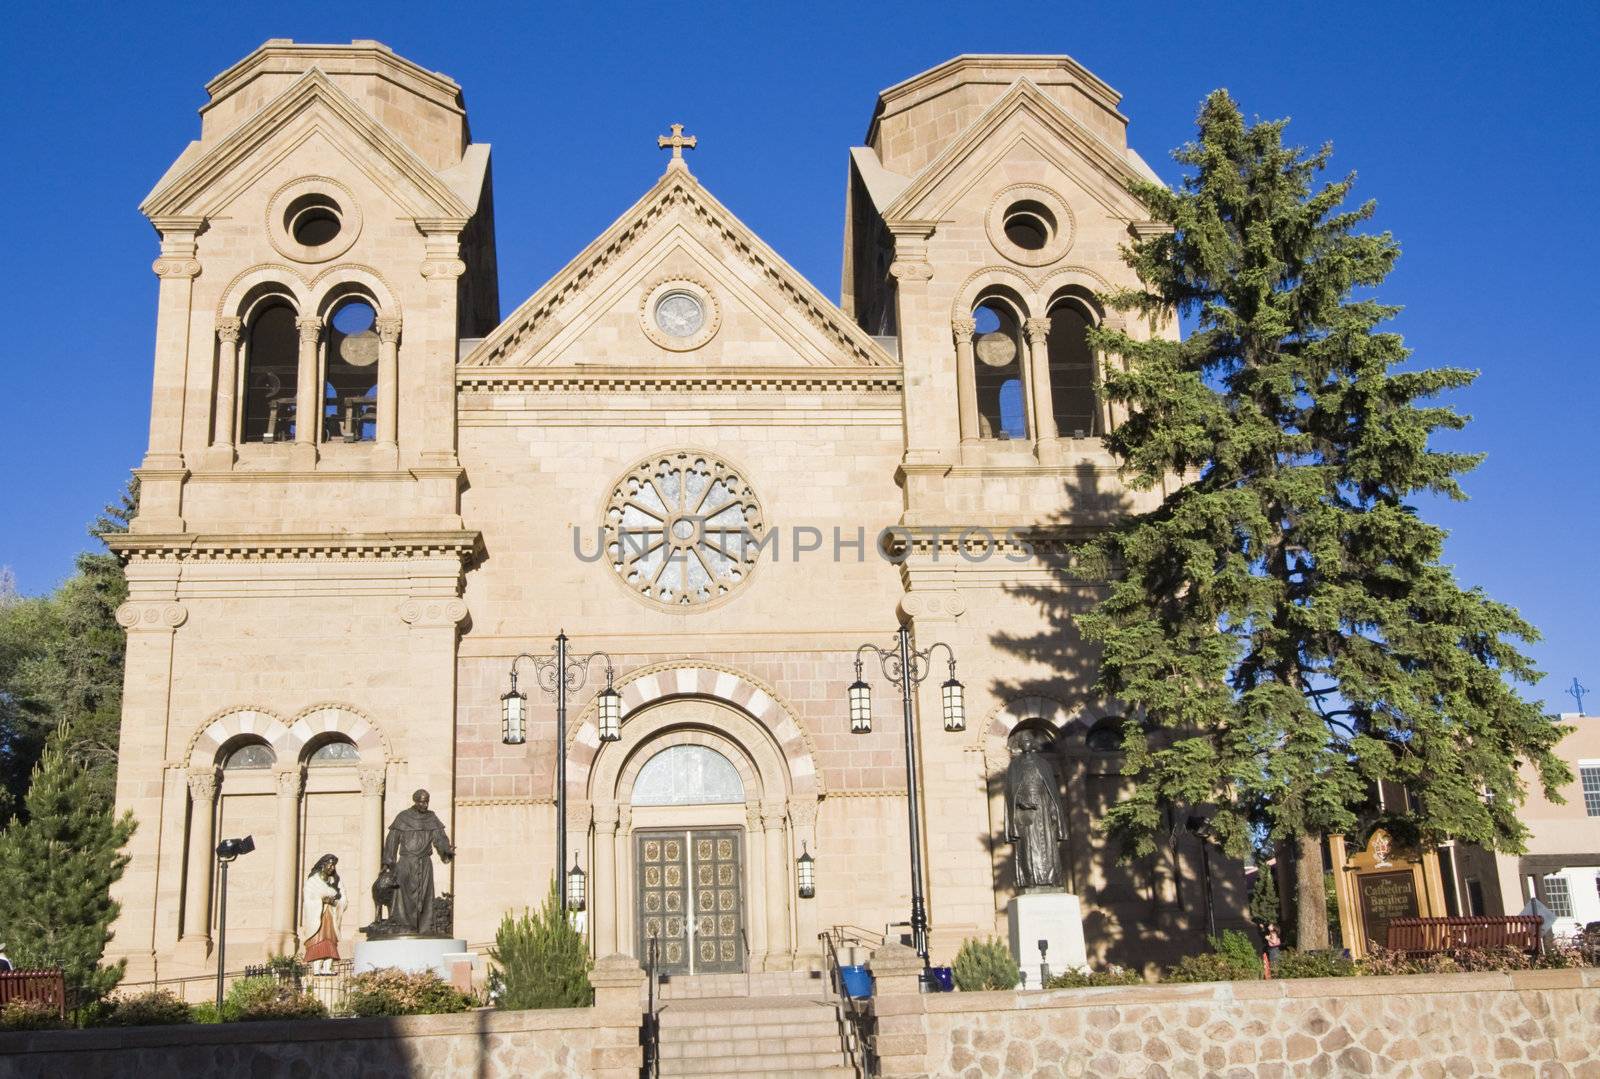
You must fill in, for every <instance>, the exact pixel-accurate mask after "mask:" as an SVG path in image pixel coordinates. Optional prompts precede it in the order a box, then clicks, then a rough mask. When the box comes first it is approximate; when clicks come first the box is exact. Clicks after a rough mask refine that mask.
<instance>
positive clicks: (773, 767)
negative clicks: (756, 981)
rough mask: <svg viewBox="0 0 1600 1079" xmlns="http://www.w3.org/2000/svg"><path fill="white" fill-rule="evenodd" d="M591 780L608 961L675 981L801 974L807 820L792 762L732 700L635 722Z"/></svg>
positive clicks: (678, 701) (694, 701) (595, 899)
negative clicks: (657, 970)
mask: <svg viewBox="0 0 1600 1079" xmlns="http://www.w3.org/2000/svg"><path fill="white" fill-rule="evenodd" d="M622 731H623V737H622V740H621V741H620V742H617V743H613V744H605V745H602V746H601V747H600V749H599V751H598V752H597V754H596V756H595V758H594V762H593V765H592V767H591V768H590V770H589V775H588V784H587V786H588V790H587V791H586V792H585V793H586V794H587V795H588V799H589V802H590V806H591V808H592V812H593V817H592V819H593V821H594V832H593V844H594V846H593V851H592V861H591V865H592V866H593V887H592V889H591V896H590V913H591V915H592V923H591V930H592V941H593V947H594V950H595V952H596V954H599V955H607V954H610V953H612V952H623V953H625V954H631V955H635V956H639V957H643V956H644V954H645V949H646V948H647V947H648V941H649V939H650V937H652V936H654V937H656V938H657V940H658V946H659V949H660V951H659V958H660V961H661V964H662V968H663V969H664V970H665V971H666V972H668V973H727V972H739V971H744V970H747V969H748V970H761V969H789V968H791V967H792V965H793V962H794V954H795V950H796V949H795V941H796V939H797V936H796V934H797V931H798V927H797V925H796V923H795V918H796V913H797V912H796V909H795V902H794V895H793V893H794V882H793V879H792V878H793V866H794V858H795V857H796V855H798V853H799V851H798V847H799V838H797V819H799V818H800V817H802V816H803V818H804V822H805V823H807V824H809V823H811V822H813V821H814V820H815V810H814V806H815V802H816V795H815V793H814V790H813V789H810V788H808V789H806V790H805V791H803V792H802V794H800V795H799V796H798V797H800V798H801V799H806V798H809V800H810V802H811V810H812V811H811V813H809V814H802V813H801V812H800V810H802V809H803V808H804V807H800V806H797V805H796V804H795V798H796V797H797V796H796V795H795V793H794V791H793V785H792V783H791V779H792V775H791V771H792V762H790V761H789V760H787V759H786V757H785V754H784V752H783V750H782V748H781V747H780V745H779V743H778V742H777V740H776V739H775V738H774V737H773V735H772V733H771V732H770V731H769V730H768V729H767V727H766V726H765V725H764V724H763V723H760V722H758V721H757V720H755V719H754V718H753V717H752V716H751V715H749V714H748V713H747V712H746V711H745V710H744V709H742V708H740V707H738V706H736V705H734V704H732V703H730V702H727V701H723V700H719V699H714V698H704V697H677V698H667V699H660V700H655V701H651V702H649V703H647V704H644V705H643V706H642V707H639V708H638V709H636V710H635V711H633V712H632V713H630V714H629V716H628V717H627V719H626V720H625V722H624V723H623V725H622Z"/></svg>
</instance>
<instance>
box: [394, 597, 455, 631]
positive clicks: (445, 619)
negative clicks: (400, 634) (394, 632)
mask: <svg viewBox="0 0 1600 1079" xmlns="http://www.w3.org/2000/svg"><path fill="white" fill-rule="evenodd" d="M466 617H467V604H466V601H465V600H462V599H459V598H449V597H444V596H413V597H411V598H410V599H408V600H406V601H405V602H404V603H402V604H400V618H401V620H402V621H404V622H408V623H410V624H411V625H413V626H418V627H421V628H427V627H432V628H442V627H445V626H454V625H457V624H459V623H460V622H461V621H462V620H464V619H465V618H466Z"/></svg>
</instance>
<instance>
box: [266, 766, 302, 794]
mask: <svg viewBox="0 0 1600 1079" xmlns="http://www.w3.org/2000/svg"><path fill="white" fill-rule="evenodd" d="M272 778H273V779H274V780H276V781H277V784H278V793H279V794H282V795H287V796H288V797H290V798H298V797H299V796H300V791H301V790H302V789H303V788H304V786H305V781H306V774H305V773H304V772H302V771H301V770H300V769H299V767H294V768H284V769H281V770H279V771H276V772H273V773H272Z"/></svg>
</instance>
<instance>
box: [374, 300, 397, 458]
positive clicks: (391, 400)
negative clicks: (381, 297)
mask: <svg viewBox="0 0 1600 1079" xmlns="http://www.w3.org/2000/svg"><path fill="white" fill-rule="evenodd" d="M377 327H378V432H377V434H378V452H379V453H380V454H387V455H388V456H389V457H390V458H391V459H392V460H391V461H390V463H391V464H395V463H398V461H399V456H398V454H399V445H398V434H397V427H398V424H399V420H398V415H399V401H400V382H399V379H400V320H399V319H397V318H380V319H378V324H377Z"/></svg>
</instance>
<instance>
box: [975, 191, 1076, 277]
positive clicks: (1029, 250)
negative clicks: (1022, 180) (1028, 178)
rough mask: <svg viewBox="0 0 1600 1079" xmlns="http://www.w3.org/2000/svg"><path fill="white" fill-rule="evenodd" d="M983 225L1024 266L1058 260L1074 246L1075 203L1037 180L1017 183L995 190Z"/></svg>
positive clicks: (1008, 256)
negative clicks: (1039, 183) (999, 190)
mask: <svg viewBox="0 0 1600 1079" xmlns="http://www.w3.org/2000/svg"><path fill="white" fill-rule="evenodd" d="M984 226H985V228H986V230H987V232H988V234H989V242H990V243H992V244H993V245H994V249H995V250H996V251H998V252H999V253H1000V254H1001V255H1003V256H1004V257H1005V258H1006V259H1007V260H1009V261H1011V262H1015V263H1019V264H1021V265H1023V266H1048V265H1049V264H1050V263H1052V262H1056V261H1057V260H1059V259H1060V258H1061V257H1062V256H1064V255H1065V254H1066V253H1067V251H1068V250H1070V249H1071V247H1072V241H1073V239H1074V234H1075V233H1076V231H1077V221H1076V219H1075V218H1074V217H1073V215H1072V207H1070V206H1068V205H1067V203H1066V200H1064V199H1063V198H1062V197H1061V196H1060V195H1058V194H1056V193H1055V192H1054V191H1051V190H1050V189H1049V188H1047V187H1041V186H1040V185H1038V184H1014V185H1012V186H1011V187H1008V188H1006V189H1005V190H1003V191H1001V192H999V193H998V194H996V195H995V197H994V200H993V201H992V202H990V204H989V213H988V216H987V217H986V219H985V221H984Z"/></svg>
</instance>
